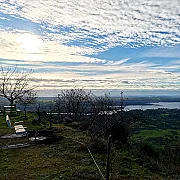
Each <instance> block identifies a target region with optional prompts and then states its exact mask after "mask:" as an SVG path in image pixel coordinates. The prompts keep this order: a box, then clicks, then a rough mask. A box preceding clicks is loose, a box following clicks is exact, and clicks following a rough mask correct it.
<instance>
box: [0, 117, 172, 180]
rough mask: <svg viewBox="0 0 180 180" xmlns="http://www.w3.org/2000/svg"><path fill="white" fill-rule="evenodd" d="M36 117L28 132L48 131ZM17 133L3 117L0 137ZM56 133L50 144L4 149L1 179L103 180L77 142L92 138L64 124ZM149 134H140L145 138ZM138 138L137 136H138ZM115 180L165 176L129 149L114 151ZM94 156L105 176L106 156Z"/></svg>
mask: <svg viewBox="0 0 180 180" xmlns="http://www.w3.org/2000/svg"><path fill="white" fill-rule="evenodd" d="M34 118H35V115H34V114H28V120H27V121H25V122H24V125H25V126H26V127H27V130H28V131H31V130H33V129H42V128H45V125H32V123H31V121H32V120H33V119H34ZM10 119H11V121H12V123H13V122H15V121H19V120H23V114H20V115H19V116H16V117H12V118H11V117H10ZM8 133H14V130H13V129H8V127H7V124H6V122H5V118H4V117H3V116H0V136H2V135H5V134H8ZM54 133H55V134H56V137H57V141H55V142H52V143H48V144H37V145H35V144H31V146H29V147H26V148H18V149H2V148H1V149H0V174H1V176H0V179H2V180H5V179H7V180H11V179H14V180H16V179H17V180H21V179H27V180H29V179H30V180H31V179H37V180H40V179H44V180H47V179H49V180H52V179H54V180H57V179H62V180H63V179H64V180H65V179H70V180H71V179H72V180H80V179H83V180H84V179H89V180H93V179H94V180H95V179H97V180H98V179H102V177H101V175H100V173H99V172H98V170H97V167H96V166H95V164H94V162H93V160H92V158H91V156H90V154H89V152H88V150H87V148H86V147H85V146H84V145H82V144H80V143H77V142H76V141H80V142H83V143H86V142H87V141H88V140H89V138H88V136H87V134H86V133H83V132H81V131H79V130H76V129H72V128H70V127H67V126H64V125H54ZM152 133H153V134H154V135H155V136H158V135H160V134H161V133H164V135H166V134H168V133H169V132H166V131H160V132H154V131H151V132H149V134H146V137H151V135H152ZM144 134H145V132H144V131H142V132H140V135H141V136H144ZM135 136H137V135H135ZM0 141H1V142H0V143H1V146H3V145H5V144H7V143H16V142H18V141H22V142H23V141H26V142H27V138H24V139H20V140H18V139H15V140H12V141H10V140H9V139H6V140H2V139H0ZM111 152H112V153H111V158H112V170H111V175H112V179H142V180H144V179H152V180H153V179H154V180H155V179H163V176H162V175H158V174H153V173H151V172H150V171H149V170H148V169H147V168H144V167H143V166H140V165H139V164H138V163H137V162H136V159H134V158H133V157H131V156H130V155H128V153H127V151H126V150H116V149H115V148H112V151H111ZM93 156H94V158H95V160H96V162H97V164H98V166H99V168H100V169H101V171H102V173H103V175H104V176H105V172H106V153H102V154H97V153H93Z"/></svg>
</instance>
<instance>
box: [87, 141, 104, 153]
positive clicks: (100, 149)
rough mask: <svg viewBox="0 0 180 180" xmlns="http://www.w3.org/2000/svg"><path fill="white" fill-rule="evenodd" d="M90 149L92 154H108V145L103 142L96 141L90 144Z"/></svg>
mask: <svg viewBox="0 0 180 180" xmlns="http://www.w3.org/2000/svg"><path fill="white" fill-rule="evenodd" d="M89 149H90V150H91V151H92V153H97V154H104V153H106V152H107V145H106V142H104V141H103V140H101V139H96V140H94V141H92V142H90V144H89Z"/></svg>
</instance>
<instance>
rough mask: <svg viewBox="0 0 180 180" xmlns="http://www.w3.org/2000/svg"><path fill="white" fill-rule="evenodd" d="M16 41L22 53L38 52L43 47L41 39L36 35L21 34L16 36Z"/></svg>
mask: <svg viewBox="0 0 180 180" xmlns="http://www.w3.org/2000/svg"><path fill="white" fill-rule="evenodd" d="M17 41H18V43H19V44H20V47H21V48H22V49H23V51H24V53H38V52H39V51H40V49H41V48H42V47H43V40H42V39H40V38H39V37H38V36H37V35H32V34H23V35H20V36H18V38H17Z"/></svg>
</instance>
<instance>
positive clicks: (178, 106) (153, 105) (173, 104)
mask: <svg viewBox="0 0 180 180" xmlns="http://www.w3.org/2000/svg"><path fill="white" fill-rule="evenodd" d="M158 108H167V109H180V102H158V103H151V104H148V105H128V106H126V107H125V110H134V109H142V110H146V109H158Z"/></svg>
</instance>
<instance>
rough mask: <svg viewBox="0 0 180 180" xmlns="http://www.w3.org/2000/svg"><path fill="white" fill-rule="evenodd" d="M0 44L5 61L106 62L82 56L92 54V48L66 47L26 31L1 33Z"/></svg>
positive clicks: (0, 50)
mask: <svg viewBox="0 0 180 180" xmlns="http://www.w3.org/2000/svg"><path fill="white" fill-rule="evenodd" d="M31 39H32V40H31ZM0 42H1V43H0V54H1V58H3V59H12V58H13V59H18V60H25V61H32V62H86V63H93V62H95V63H98V62H105V60H99V59H95V58H89V57H85V56H82V54H84V53H87V52H91V51H92V50H91V49H90V48H81V47H77V46H76V47H75V46H65V45H62V44H59V43H57V42H56V41H50V40H48V39H43V37H40V36H37V35H35V34H32V33H31V34H30V33H28V32H25V31H19V32H17V31H0Z"/></svg>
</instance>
